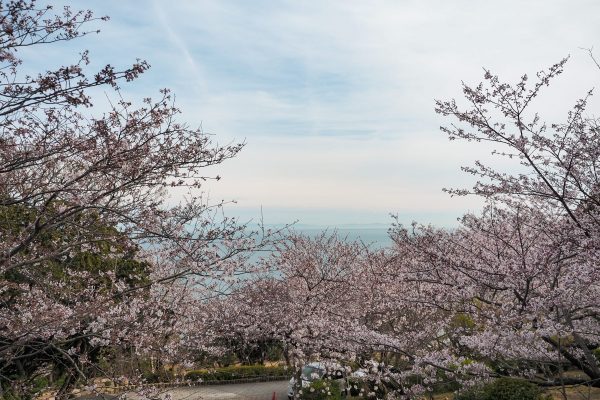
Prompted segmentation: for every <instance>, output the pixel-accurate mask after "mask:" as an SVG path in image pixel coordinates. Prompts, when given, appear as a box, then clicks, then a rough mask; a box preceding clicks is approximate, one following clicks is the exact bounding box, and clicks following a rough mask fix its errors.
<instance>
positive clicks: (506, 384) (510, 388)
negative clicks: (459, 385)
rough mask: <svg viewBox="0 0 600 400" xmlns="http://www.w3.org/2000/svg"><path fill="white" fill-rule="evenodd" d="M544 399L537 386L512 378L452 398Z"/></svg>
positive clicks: (461, 399) (475, 388)
mask: <svg viewBox="0 0 600 400" xmlns="http://www.w3.org/2000/svg"><path fill="white" fill-rule="evenodd" d="M544 398H545V397H544V396H543V395H542V392H541V391H540V389H539V387H538V386H536V385H535V384H533V383H530V382H527V381H524V380H519V379H514V378H499V379H496V380H494V381H493V382H490V383H488V384H486V385H483V386H476V387H474V388H470V389H468V390H465V391H462V392H460V393H458V394H456V395H455V396H454V399H455V400H543V399H544Z"/></svg>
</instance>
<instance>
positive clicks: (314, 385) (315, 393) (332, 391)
mask: <svg viewBox="0 0 600 400" xmlns="http://www.w3.org/2000/svg"><path fill="white" fill-rule="evenodd" d="M300 398H301V399H302V400H340V399H341V398H342V391H341V390H340V385H339V384H338V383H337V382H336V381H331V380H326V379H324V380H321V379H319V380H315V381H312V382H311V384H310V386H309V387H306V388H302V394H301V396H300Z"/></svg>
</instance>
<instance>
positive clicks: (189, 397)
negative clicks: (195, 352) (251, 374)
mask: <svg viewBox="0 0 600 400" xmlns="http://www.w3.org/2000/svg"><path fill="white" fill-rule="evenodd" d="M287 383H288V381H272V382H256V383H236V384H227V385H214V386H193V387H179V388H168V389H164V391H163V392H162V394H163V395H162V396H161V398H162V397H164V394H166V393H170V394H171V398H172V399H173V400H242V399H243V400H271V399H272V398H273V393H275V397H276V399H277V400H287ZM111 398H112V399H115V398H116V397H113V396H94V397H91V396H89V397H88V396H86V397H80V398H79V399H80V400H84V399H85V400H92V399H95V400H100V399H111ZM127 398H128V399H131V400H135V399H136V398H138V396H136V395H135V394H128V395H127Z"/></svg>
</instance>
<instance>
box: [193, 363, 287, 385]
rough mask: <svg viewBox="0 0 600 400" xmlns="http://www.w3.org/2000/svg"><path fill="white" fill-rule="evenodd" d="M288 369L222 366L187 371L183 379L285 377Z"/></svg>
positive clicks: (225, 379) (220, 379) (217, 379)
mask: <svg viewBox="0 0 600 400" xmlns="http://www.w3.org/2000/svg"><path fill="white" fill-rule="evenodd" d="M287 376H289V370H288V369H287V368H286V367H284V366H264V365H236V366H230V367H222V368H212V369H201V370H194V371H189V372H187V373H186V374H185V379H187V380H191V381H201V382H206V381H231V380H236V379H244V378H256V377H287Z"/></svg>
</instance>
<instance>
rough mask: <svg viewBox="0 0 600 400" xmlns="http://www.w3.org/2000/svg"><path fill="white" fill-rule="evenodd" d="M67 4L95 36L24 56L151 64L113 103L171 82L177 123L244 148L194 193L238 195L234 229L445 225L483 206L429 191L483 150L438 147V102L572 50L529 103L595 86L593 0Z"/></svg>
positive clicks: (568, 97)
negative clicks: (95, 20) (93, 27)
mask: <svg viewBox="0 0 600 400" xmlns="http://www.w3.org/2000/svg"><path fill="white" fill-rule="evenodd" d="M73 3H74V4H75V5H77V6H82V7H83V6H86V7H89V8H92V9H93V10H95V11H96V13H97V14H98V15H102V14H107V15H110V17H111V20H110V21H109V22H107V23H104V24H101V29H102V33H101V34H100V35H97V36H96V35H94V36H92V37H88V38H85V39H82V40H81V41H79V42H74V43H73V44H72V45H69V46H55V47H53V48H52V49H50V50H44V52H45V53H44V54H40V53H35V54H29V55H28V56H29V57H33V59H36V58H37V59H38V60H43V62H44V63H52V62H59V61H60V60H64V59H65V57H72V58H74V57H75V55H76V49H79V48H82V47H84V48H88V49H89V50H90V51H91V54H92V61H93V65H102V64H105V63H107V62H110V63H112V64H115V65H116V66H124V65H127V64H128V63H131V62H132V61H134V60H135V58H136V57H139V58H143V59H146V60H148V61H149V62H150V64H151V65H152V69H151V70H150V71H149V72H148V73H147V74H144V76H143V77H142V78H140V79H139V80H138V81H136V82H134V83H133V84H130V85H125V86H124V87H123V89H124V93H125V95H126V96H128V97H132V98H141V97H146V96H156V95H157V92H158V90H159V89H160V88H162V87H169V88H171V89H173V91H174V93H175V94H176V99H177V104H178V106H179V107H180V108H181V109H182V111H183V119H185V120H186V121H188V122H189V123H190V125H192V126H198V125H200V124H202V126H203V129H204V130H205V131H207V132H209V133H212V134H215V139H216V140H218V141H220V142H226V141H229V140H232V139H233V138H236V139H239V140H245V141H246V142H247V147H246V148H245V149H244V150H243V151H242V153H241V154H240V155H239V157H237V159H235V160H231V161H229V162H227V163H226V164H224V165H222V166H220V167H219V168H217V169H215V174H217V173H218V174H219V175H221V176H222V177H223V179H222V180H221V181H220V182H219V183H216V184H210V186H209V187H208V188H207V189H208V190H209V192H210V194H211V196H212V197H213V198H214V199H215V200H218V199H222V198H223V199H232V200H233V199H234V200H237V204H236V205H235V206H231V207H230V208H229V210H230V212H231V213H232V214H237V215H240V216H242V217H243V218H245V219H249V218H255V217H257V216H258V215H259V212H260V207H261V206H262V209H263V214H264V218H265V222H266V223H273V224H277V223H285V222H291V221H294V220H297V219H298V220H300V222H301V223H305V224H311V225H324V226H331V225H344V224H372V223H381V224H388V223H389V222H391V220H390V218H389V216H388V215H389V214H390V213H399V214H400V216H401V218H402V219H403V220H404V221H406V222H410V221H411V220H413V219H418V220H420V221H424V222H433V223H437V224H441V225H452V224H453V221H455V219H456V217H458V216H460V215H461V214H462V213H463V212H464V211H467V210H475V209H477V208H479V207H480V204H481V203H480V201H479V200H478V199H474V198H459V199H452V198H450V197H449V196H448V195H446V194H444V193H442V191H441V189H442V187H448V186H454V187H456V186H459V187H464V186H469V185H470V184H472V183H473V181H472V177H470V176H465V175H464V174H463V173H461V172H460V168H459V167H460V165H464V164H470V163H472V161H473V160H475V159H489V156H488V153H489V149H486V148H482V147H478V146H477V145H473V144H460V143H456V142H449V141H448V140H447V138H446V137H445V136H444V135H443V134H442V133H441V132H439V125H440V124H442V123H443V122H444V121H443V120H442V119H440V117H439V116H437V115H436V114H435V113H434V111H433V108H434V99H435V98H449V97H460V94H461V91H460V86H459V85H460V81H461V80H464V81H466V82H472V83H475V82H478V81H479V80H480V79H481V77H482V74H483V70H482V67H486V68H490V69H492V70H493V71H496V72H498V73H499V74H501V76H504V77H507V78H509V79H511V80H514V79H516V78H517V77H518V76H520V75H521V74H523V73H529V74H530V75H533V74H534V73H535V72H536V71H537V70H539V69H541V68H544V67H547V66H549V65H551V64H553V63H555V62H557V61H558V60H560V59H561V58H562V57H564V56H566V55H567V54H571V56H572V58H571V60H570V61H569V63H568V66H567V70H566V73H565V74H564V75H563V76H562V77H561V78H560V81H559V82H558V83H557V84H556V85H554V86H553V87H552V88H551V90H550V91H549V92H548V95H547V96H546V97H544V99H542V100H541V101H539V102H538V104H537V105H538V106H539V109H540V110H541V111H542V114H543V115H546V116H551V117H553V118H557V120H558V121H560V117H562V116H563V115H564V114H565V113H566V111H567V109H568V108H569V107H570V105H571V103H572V102H574V100H575V99H576V98H577V97H578V96H580V95H582V94H583V93H584V92H585V90H587V89H589V88H590V87H593V86H598V82H599V80H600V71H598V70H595V69H594V66H593V64H592V63H591V61H590V60H589V58H588V57H587V55H586V54H585V52H583V51H582V50H580V49H579V47H590V46H593V45H597V47H598V48H599V50H600V43H598V38H600V24H598V17H597V16H598V15H600V2H597V1H527V2H524V1H493V2H492V1H342V0H339V1H242V0H239V1H226V0H219V1H208V0H207V1H163V0H155V1H144V0H136V1H123V0H121V1H115V0H103V1H86V2H73ZM598 55H599V57H600V53H599V54H598ZM40 62H42V61H40ZM595 105H597V103H593V104H592V106H593V107H595Z"/></svg>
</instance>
